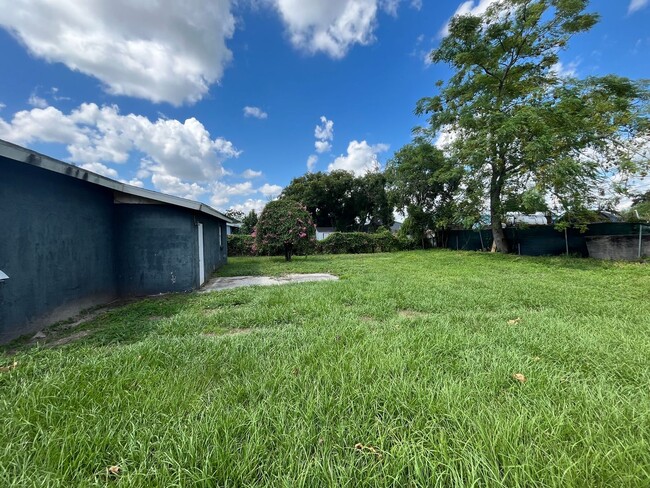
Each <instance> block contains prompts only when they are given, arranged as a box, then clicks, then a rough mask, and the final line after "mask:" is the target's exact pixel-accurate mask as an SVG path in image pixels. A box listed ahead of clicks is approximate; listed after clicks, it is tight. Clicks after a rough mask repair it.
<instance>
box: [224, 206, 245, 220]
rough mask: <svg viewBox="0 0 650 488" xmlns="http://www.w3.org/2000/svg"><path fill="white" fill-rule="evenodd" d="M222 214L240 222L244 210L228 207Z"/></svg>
mask: <svg viewBox="0 0 650 488" xmlns="http://www.w3.org/2000/svg"><path fill="white" fill-rule="evenodd" d="M224 215H225V216H226V217H228V218H231V219H232V220H235V221H237V222H241V221H242V219H243V218H244V212H242V211H241V210H236V209H234V208H229V209H228V210H226V211H225V212H224Z"/></svg>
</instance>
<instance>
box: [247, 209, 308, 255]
mask: <svg viewBox="0 0 650 488" xmlns="http://www.w3.org/2000/svg"><path fill="white" fill-rule="evenodd" d="M315 233H316V231H315V229H314V223H313V222H312V219H311V215H310V214H309V212H308V211H307V209H306V208H305V207H304V206H303V205H301V204H300V203H298V202H296V201H294V200H290V199H284V200H274V201H272V202H269V203H267V204H266V206H265V207H264V210H262V214H261V215H260V217H259V220H258V221H257V225H256V227H255V245H256V246H257V249H258V250H259V251H260V252H262V253H269V254H274V255H275V254H279V253H283V254H284V257H285V259H286V260H287V261H291V257H292V256H293V254H294V253H295V252H296V251H304V250H306V249H307V247H308V246H309V243H310V242H311V240H312V239H313V238H314V235H315Z"/></svg>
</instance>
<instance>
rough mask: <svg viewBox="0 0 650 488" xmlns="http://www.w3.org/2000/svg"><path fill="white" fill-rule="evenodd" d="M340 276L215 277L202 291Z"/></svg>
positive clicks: (330, 278) (329, 278)
mask: <svg viewBox="0 0 650 488" xmlns="http://www.w3.org/2000/svg"><path fill="white" fill-rule="evenodd" d="M338 279H339V278H338V276H334V275H331V274H327V273H311V274H288V275H284V276H232V277H228V278H214V279H212V280H210V281H208V282H207V283H206V284H205V285H204V286H203V288H202V289H201V291H200V292H201V293H207V292H211V291H220V290H228V289H231V288H240V287H242V286H273V285H288V284H290V283H306V282H308V281H335V280H338Z"/></svg>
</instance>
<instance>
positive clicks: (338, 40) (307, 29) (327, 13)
mask: <svg viewBox="0 0 650 488" xmlns="http://www.w3.org/2000/svg"><path fill="white" fill-rule="evenodd" d="M273 3H274V4H275V7H276V9H277V11H278V12H279V14H280V17H282V20H283V22H284V24H285V27H286V29H287V31H288V35H289V39H290V40H291V44H293V46H294V47H296V48H298V49H301V50H303V51H306V52H309V53H312V54H313V53H318V52H322V53H325V54H327V55H328V56H330V57H332V58H335V59H339V58H342V57H344V56H345V55H346V54H347V52H348V51H349V49H350V48H351V47H352V46H353V45H355V44H359V45H367V44H370V43H372V42H373V41H374V40H375V37H374V34H373V32H374V29H375V26H376V17H377V10H378V8H377V0H310V1H308V2H306V1H304V0H274V1H273Z"/></svg>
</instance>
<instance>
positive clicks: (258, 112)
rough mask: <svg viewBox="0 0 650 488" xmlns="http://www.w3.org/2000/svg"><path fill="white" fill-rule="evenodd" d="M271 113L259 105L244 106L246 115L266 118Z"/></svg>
mask: <svg viewBox="0 0 650 488" xmlns="http://www.w3.org/2000/svg"><path fill="white" fill-rule="evenodd" d="M268 116H269V114H267V113H266V112H265V111H264V110H262V109H261V108H259V107H248V106H246V107H244V117H255V118H256V119H266V118H268Z"/></svg>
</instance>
